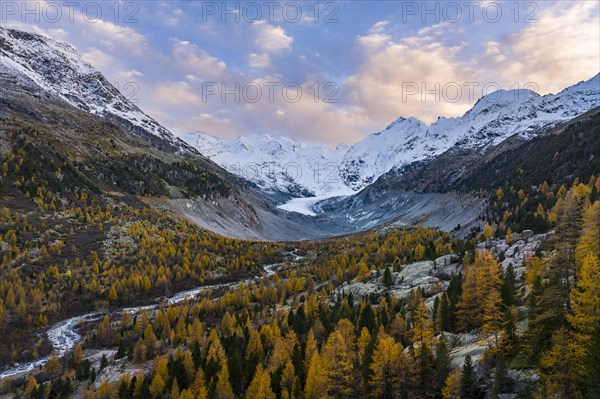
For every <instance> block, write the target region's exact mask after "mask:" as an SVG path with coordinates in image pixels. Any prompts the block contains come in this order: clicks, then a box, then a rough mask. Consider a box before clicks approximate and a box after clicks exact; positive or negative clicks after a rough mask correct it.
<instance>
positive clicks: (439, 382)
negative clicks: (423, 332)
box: [434, 333, 451, 397]
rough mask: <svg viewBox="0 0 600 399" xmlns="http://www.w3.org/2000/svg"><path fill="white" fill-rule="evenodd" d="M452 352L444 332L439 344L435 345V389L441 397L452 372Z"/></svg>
mask: <svg viewBox="0 0 600 399" xmlns="http://www.w3.org/2000/svg"><path fill="white" fill-rule="evenodd" d="M450 368H451V365H450V353H449V351H448V341H447V340H446V336H445V335H444V334H443V333H442V335H441V337H440V340H439V342H438V344H437V345H436V346H435V376H434V379H435V380H434V384H435V391H436V395H437V396H438V397H441V394H442V389H444V386H445V385H446V379H447V378H448V374H449V373H450Z"/></svg>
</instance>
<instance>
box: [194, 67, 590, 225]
mask: <svg viewBox="0 0 600 399" xmlns="http://www.w3.org/2000/svg"><path fill="white" fill-rule="evenodd" d="M597 106H600V74H598V75H596V76H595V77H593V78H592V79H590V80H588V81H585V82H580V83H578V84H576V85H574V86H571V87H569V88H567V89H565V90H563V91H561V92H560V93H558V94H548V95H545V96H540V95H539V94H538V93H536V92H534V91H531V90H525V89H520V90H498V91H495V92H492V93H489V94H487V95H486V96H484V97H482V98H480V99H479V100H478V101H477V102H476V103H475V105H474V106H473V107H472V108H471V109H470V110H469V111H467V112H466V113H465V114H464V115H462V116H460V117H453V118H446V117H440V118H438V120H437V121H436V122H434V123H433V124H431V125H430V126H427V125H426V124H425V123H423V122H422V121H420V120H418V119H416V118H403V117H402V118H398V119H397V120H395V121H394V122H392V123H391V124H389V125H388V126H387V127H386V128H385V129H384V130H382V131H381V132H377V133H374V134H371V135H369V136H367V137H366V138H365V139H363V140H362V141H360V142H358V143H356V144H354V145H353V146H351V147H348V146H347V145H345V144H340V145H338V146H337V147H336V148H335V149H331V148H328V147H324V146H316V145H307V144H302V143H298V142H297V141H295V140H293V139H290V138H285V137H277V138H275V137H272V136H269V135H264V136H261V137H257V138H255V137H239V138H238V139H236V140H233V141H226V140H223V139H219V138H216V137H213V136H210V135H207V134H205V133H200V132H196V133H193V134H188V135H187V136H189V137H192V138H191V139H186V140H187V142H188V143H190V144H191V145H193V146H195V147H196V148H197V149H198V150H199V151H200V152H201V153H202V154H204V155H205V156H207V157H209V158H211V159H212V160H214V161H215V162H216V163H218V164H220V165H221V166H223V167H225V168H226V169H228V170H229V171H231V172H233V173H235V174H237V175H239V176H241V177H244V178H246V179H247V180H250V181H252V182H253V183H255V184H256V185H257V186H258V187H259V188H261V189H263V190H267V191H281V192H284V193H290V194H292V195H293V196H297V197H313V198H310V199H308V198H306V199H303V198H299V199H293V200H291V201H290V202H289V203H288V204H286V205H285V209H288V210H293V211H296V212H300V213H305V214H309V215H310V214H312V213H313V212H312V211H311V206H312V204H313V203H314V202H316V200H317V199H323V198H327V197H332V196H338V195H348V194H349V193H352V192H354V191H358V190H360V189H362V188H364V187H365V186H367V185H369V184H371V183H373V182H374V181H375V180H377V179H378V178H379V177H380V176H381V175H383V174H384V173H387V172H389V171H390V170H392V169H395V168H399V167H402V166H404V165H407V164H410V163H412V162H415V161H422V160H427V159H430V158H432V157H434V156H437V155H439V154H441V153H443V152H445V151H447V150H448V149H450V148H453V147H456V148H484V149H485V148H487V147H488V146H490V145H495V144H499V143H500V142H502V141H504V140H505V139H507V138H508V137H510V136H512V135H515V134H519V135H520V136H521V137H523V138H525V139H530V138H533V137H535V135H536V134H537V133H538V132H539V130H540V129H541V128H543V127H548V126H553V125H555V124H557V123H559V122H563V121H566V120H569V119H572V118H574V117H576V116H577V115H580V114H582V113H584V112H586V111H588V110H590V109H592V108H594V107H597ZM187 136H186V137H187ZM298 171H300V173H298Z"/></svg>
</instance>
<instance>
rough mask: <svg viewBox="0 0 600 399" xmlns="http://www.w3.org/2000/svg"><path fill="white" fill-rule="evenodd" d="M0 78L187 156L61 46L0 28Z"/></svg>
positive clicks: (73, 52)
mask: <svg viewBox="0 0 600 399" xmlns="http://www.w3.org/2000/svg"><path fill="white" fill-rule="evenodd" d="M0 77H2V78H4V80H5V81H6V80H11V81H13V82H14V83H16V84H17V85H18V87H21V88H28V89H30V90H34V91H41V92H46V93H48V94H50V95H51V96H54V97H58V98H59V99H62V100H63V101H66V102H67V103H69V104H71V105H72V106H74V107H76V108H78V109H80V110H82V111H86V112H90V113H93V114H95V115H98V116H101V117H105V118H110V119H112V120H115V121H116V122H117V123H120V124H124V125H127V127H128V128H129V129H130V130H132V131H135V132H137V133H142V134H143V133H144V132H147V133H148V134H150V135H155V136H158V137H160V138H163V139H165V140H167V141H168V142H170V143H171V144H173V145H174V146H175V147H176V148H179V149H186V150H189V147H187V145H185V144H184V143H183V142H182V141H181V140H179V139H177V138H176V137H175V136H174V135H173V134H172V133H171V132H170V131H169V130H167V129H166V128H164V127H163V126H161V125H160V124H159V123H158V122H157V121H155V120H154V119H153V118H151V117H150V116H148V115H146V114H145V113H144V112H143V111H142V110H140V109H139V108H138V107H137V106H136V105H135V104H133V103H132V102H131V101H129V100H128V99H127V98H126V97H125V96H124V95H123V94H121V93H120V92H119V90H118V89H117V88H115V87H114V86H113V85H112V84H111V83H110V82H108V80H106V78H105V77H104V76H103V75H102V74H101V73H100V72H98V71H97V70H96V69H95V68H94V67H93V66H92V65H90V64H89V63H88V62H86V61H85V60H84V59H83V58H82V56H81V55H80V54H79V53H78V52H77V50H75V49H74V48H73V47H72V46H71V45H69V44H67V43H62V42H58V41H55V40H52V39H50V38H47V37H45V36H42V35H38V34H33V33H27V32H22V31H19V30H13V29H5V28H0ZM140 131H142V132H140Z"/></svg>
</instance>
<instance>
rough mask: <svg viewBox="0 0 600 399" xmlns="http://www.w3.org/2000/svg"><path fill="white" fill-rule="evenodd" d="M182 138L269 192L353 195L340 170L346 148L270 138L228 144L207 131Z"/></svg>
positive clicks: (244, 138)
mask: <svg viewBox="0 0 600 399" xmlns="http://www.w3.org/2000/svg"><path fill="white" fill-rule="evenodd" d="M182 139H183V140H185V141H187V142H188V144H190V145H193V146H195V147H196V149H198V151H200V153H202V154H203V155H204V156H206V157H208V158H210V159H211V160H213V161H214V162H216V163H217V164H219V165H221V166H222V167H224V168H225V169H227V170H228V171H230V172H232V173H234V174H236V175H238V176H240V177H243V178H245V179H247V180H249V181H251V182H253V183H254V184H256V185H257V186H258V187H259V188H260V189H262V190H264V191H267V192H279V193H287V194H290V195H292V196H296V197H312V196H319V195H322V194H325V193H326V194H334V193H335V194H336V195H344V194H351V193H352V190H350V189H349V188H348V187H347V186H346V185H345V184H344V182H343V180H342V179H341V177H340V175H339V169H338V167H339V165H340V163H341V160H342V157H343V156H344V154H345V153H346V151H347V149H348V147H347V146H345V145H339V146H337V147H336V148H335V149H332V148H329V147H325V146H318V145H308V144H300V143H298V142H296V141H295V140H293V139H291V138H286V137H278V138H275V137H271V136H269V135H264V136H261V137H257V138H250V137H239V138H238V139H236V140H233V141H225V140H222V139H219V138H216V137H213V136H211V135H209V134H206V133H203V132H194V133H188V134H185V135H184V136H182Z"/></svg>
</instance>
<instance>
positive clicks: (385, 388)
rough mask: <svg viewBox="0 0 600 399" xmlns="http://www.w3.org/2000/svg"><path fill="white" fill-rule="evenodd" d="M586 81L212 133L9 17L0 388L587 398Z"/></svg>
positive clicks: (591, 285)
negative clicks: (316, 131) (344, 119)
mask: <svg viewBox="0 0 600 399" xmlns="http://www.w3.org/2000/svg"><path fill="white" fill-rule="evenodd" d="M585 78H589V80H586V81H581V82H579V83H575V82H573V83H575V84H574V85H572V86H570V87H567V88H565V89H564V90H562V91H560V92H559V93H557V94H547V95H543V96H542V95H539V94H537V93H535V92H533V91H529V90H500V91H497V92H494V93H490V94H488V95H486V96H484V97H482V98H480V99H479V100H478V101H477V102H476V103H475V105H474V106H473V107H472V108H471V109H470V110H469V111H468V112H466V113H465V114H464V115H462V116H459V117H453V118H446V117H439V118H438V119H437V121H436V122H434V123H432V124H431V125H427V124H425V123H423V122H422V121H420V120H418V119H416V118H412V117H401V118H398V119H397V120H396V121H394V122H392V123H391V124H389V126H387V127H386V128H385V129H384V130H383V131H381V132H378V133H374V134H371V135H369V136H367V137H366V138H365V139H363V140H362V141H359V142H357V143H355V144H353V145H352V146H347V145H345V144H340V145H338V146H337V147H335V148H329V147H326V146H323V145H318V144H309V143H303V142H300V141H296V140H294V139H291V138H289V137H271V136H268V135H264V136H260V137H253V136H251V137H250V136H249V137H246V136H243V135H242V136H240V137H239V138H238V139H236V140H233V141H226V140H224V139H221V138H217V137H215V136H211V135H210V134H207V133H204V132H203V131H196V132H189V133H186V134H175V133H174V132H173V131H171V130H169V129H168V128H167V127H165V126H162V125H161V124H160V123H159V122H158V121H157V120H155V119H154V118H153V117H152V116H151V115H148V114H146V113H145V112H144V111H142V110H141V109H140V108H139V107H138V106H137V105H136V104H134V103H133V102H132V101H130V100H129V99H128V98H126V96H124V95H123V94H122V93H121V92H120V91H119V90H118V89H117V88H116V87H114V86H113V85H112V84H111V83H109V81H108V80H107V79H106V78H105V77H104V76H103V75H102V73H100V72H99V71H98V70H97V69H96V68H95V67H94V66H92V65H90V64H89V63H88V62H86V61H84V59H83V57H82V56H81V55H80V54H79V53H78V52H77V50H75V48H74V47H72V46H71V45H69V44H67V43H64V42H59V41H55V40H53V39H50V38H48V37H46V36H43V35H39V34H35V33H29V32H25V31H20V30H15V29H7V28H0V163H1V164H2V177H1V179H0V183H1V185H0V258H1V259H2V260H1V264H0V335H1V336H2V338H1V339H0V398H5V397H6V398H13V397H14V398H44V399H45V398H69V397H75V398H111V399H112V398H120V399H125V398H127V399H133V398H136V399H137V398H163V399H189V398H288V399H290V398H298V399H299V398H306V399H310V398H362V397H374V398H446V399H458V398H467V399H476V398H477V399H478V398H503V399H508V398H511V399H517V398H536V399H537V398H561V399H562V398H564V399H567V398H597V397H600V396H598V395H600V368H599V367H598V364H600V361H599V359H600V352H599V348H600V314H599V313H598V309H599V308H600V278H599V276H600V74H597V75H595V76H593V77H591V78H590V77H585ZM198 129H203V127H202V126H198ZM240 133H241V134H243V133H244V132H240Z"/></svg>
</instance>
